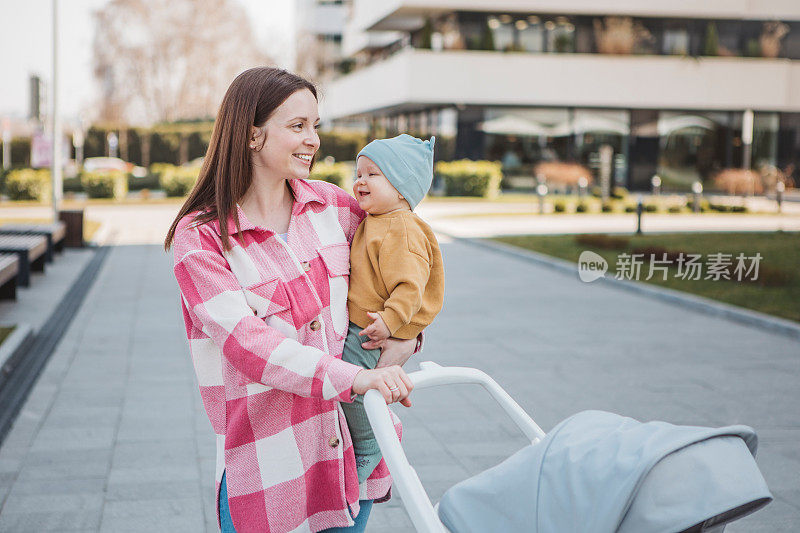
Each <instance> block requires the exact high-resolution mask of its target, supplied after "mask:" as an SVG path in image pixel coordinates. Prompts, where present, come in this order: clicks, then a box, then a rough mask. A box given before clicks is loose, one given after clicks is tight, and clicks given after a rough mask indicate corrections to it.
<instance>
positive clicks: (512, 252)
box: [447, 235, 800, 340]
mask: <svg viewBox="0 0 800 533" xmlns="http://www.w3.org/2000/svg"><path fill="white" fill-rule="evenodd" d="M447 236H448V237H450V238H451V239H453V240H455V241H458V242H463V243H466V244H471V245H473V246H477V247H479V248H483V249H488V250H492V251H494V252H497V253H501V254H504V255H509V256H511V257H515V258H517V259H522V260H524V261H528V262H532V263H536V264H538V265H541V266H546V267H548V268H552V269H554V270H558V271H560V272H562V273H564V274H569V275H570V276H575V277H577V273H578V270H577V267H576V265H575V263H573V262H571V261H566V260H564V259H558V258H554V257H550V256H548V255H545V254H542V253H539V252H534V251H532V250H525V249H522V248H518V247H516V246H512V245H510V244H505V243H500V242H495V241H491V240H489V239H473V238H462V237H455V236H453V235H447ZM598 281H601V282H603V283H607V284H608V285H609V286H612V287H617V288H621V289H624V290H627V291H630V292H635V293H638V294H643V295H645V296H649V297H651V298H656V299H658V300H661V301H664V302H667V303H671V304H674V305H677V306H680V307H684V308H688V309H692V310H695V311H702V312H704V313H707V314H710V315H713V316H717V317H722V318H726V319H728V320H732V321H734V322H739V323H741V324H746V325H748V326H753V327H756V328H760V329H764V330H768V331H772V332H775V333H780V334H782V335H786V336H788V337H791V338H793V339H796V340H800V324H798V323H796V322H793V321H791V320H787V319H784V318H778V317H774V316H771V315H768V314H766V313H761V312H758V311H751V310H750V309H745V308H743V307H738V306H735V305H731V304H727V303H723V302H717V301H715V300H711V299H709V298H705V297H703V296H696V295H693V294H687V293H684V292H680V291H676V290H673V289H667V288H664V287H658V286H655V285H648V284H645V283H642V282H634V281H627V280H621V279H616V278H615V277H614V276H612V275H610V274H605V275H604V276H603V277H602V278H598Z"/></svg>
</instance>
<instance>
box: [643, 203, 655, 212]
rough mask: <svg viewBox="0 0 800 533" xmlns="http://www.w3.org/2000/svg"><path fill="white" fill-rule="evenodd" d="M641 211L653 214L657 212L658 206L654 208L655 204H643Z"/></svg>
mask: <svg viewBox="0 0 800 533" xmlns="http://www.w3.org/2000/svg"><path fill="white" fill-rule="evenodd" d="M642 211H644V212H645V213H655V212H656V211H658V206H656V204H644V205H643V206H642Z"/></svg>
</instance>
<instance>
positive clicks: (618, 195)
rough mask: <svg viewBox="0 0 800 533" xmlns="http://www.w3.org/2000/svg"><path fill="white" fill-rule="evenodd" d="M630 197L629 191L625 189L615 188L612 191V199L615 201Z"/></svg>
mask: <svg viewBox="0 0 800 533" xmlns="http://www.w3.org/2000/svg"><path fill="white" fill-rule="evenodd" d="M627 197H628V189H626V188H625V187H614V188H613V189H611V198H613V199H615V200H624V199H625V198H627Z"/></svg>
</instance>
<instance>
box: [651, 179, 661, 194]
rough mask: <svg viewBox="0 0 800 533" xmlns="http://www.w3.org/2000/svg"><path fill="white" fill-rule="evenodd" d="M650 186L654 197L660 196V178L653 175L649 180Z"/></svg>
mask: <svg viewBox="0 0 800 533" xmlns="http://www.w3.org/2000/svg"><path fill="white" fill-rule="evenodd" d="M650 185H652V186H653V194H654V195H655V196H658V195H659V194H661V176H659V175H658V174H655V175H654V176H653V177H652V178H651V179H650Z"/></svg>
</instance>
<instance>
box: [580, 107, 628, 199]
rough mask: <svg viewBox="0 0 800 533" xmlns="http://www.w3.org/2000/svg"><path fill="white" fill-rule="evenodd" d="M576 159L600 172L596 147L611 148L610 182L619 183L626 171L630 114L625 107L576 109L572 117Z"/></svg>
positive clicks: (595, 172)
mask: <svg viewBox="0 0 800 533" xmlns="http://www.w3.org/2000/svg"><path fill="white" fill-rule="evenodd" d="M571 129H572V131H573V133H574V134H575V152H576V155H577V158H578V161H579V162H580V163H582V164H584V165H586V166H587V167H589V168H590V169H591V170H592V172H594V175H595V176H599V175H600V147H601V146H603V145H609V146H611V148H612V149H613V150H614V156H613V168H612V169H611V176H612V182H611V184H612V185H623V184H624V182H625V178H626V176H627V172H628V135H629V134H630V114H629V113H628V112H627V111H609V110H592V109H576V110H575V114H574V117H573V121H572V128H571Z"/></svg>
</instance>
